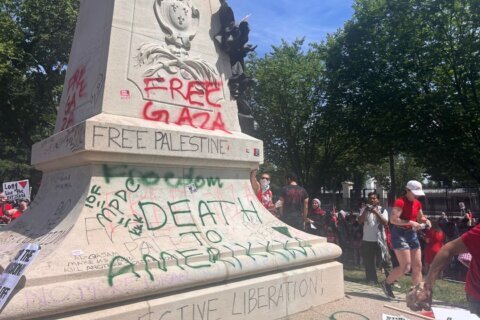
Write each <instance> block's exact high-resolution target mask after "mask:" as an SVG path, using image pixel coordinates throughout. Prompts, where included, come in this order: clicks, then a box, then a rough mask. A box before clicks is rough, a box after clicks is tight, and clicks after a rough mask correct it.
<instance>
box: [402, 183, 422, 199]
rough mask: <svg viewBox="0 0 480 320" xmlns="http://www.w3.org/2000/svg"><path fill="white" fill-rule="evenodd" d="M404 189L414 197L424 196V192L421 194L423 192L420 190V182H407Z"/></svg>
mask: <svg viewBox="0 0 480 320" xmlns="http://www.w3.org/2000/svg"><path fill="white" fill-rule="evenodd" d="M406 188H407V189H408V190H410V191H412V193H413V194H414V195H416V196H417V197H420V196H424V195H425V192H423V190H422V184H421V183H420V182H418V181H417V180H410V181H408V182H407V186H406Z"/></svg>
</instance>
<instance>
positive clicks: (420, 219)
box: [417, 209, 432, 229]
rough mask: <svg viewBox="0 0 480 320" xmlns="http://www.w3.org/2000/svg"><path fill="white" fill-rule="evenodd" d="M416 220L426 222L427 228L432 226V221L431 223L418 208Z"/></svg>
mask: <svg viewBox="0 0 480 320" xmlns="http://www.w3.org/2000/svg"><path fill="white" fill-rule="evenodd" d="M417 222H420V223H426V224H427V227H428V228H429V229H430V228H431V227H432V223H431V222H430V220H428V218H427V217H426V216H425V215H424V214H423V210H422V209H420V210H418V215H417Z"/></svg>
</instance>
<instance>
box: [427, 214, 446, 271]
mask: <svg viewBox="0 0 480 320" xmlns="http://www.w3.org/2000/svg"><path fill="white" fill-rule="evenodd" d="M444 241H445V233H444V232H443V230H442V229H441V228H440V226H439V222H438V220H433V221H432V227H431V228H430V229H428V230H427V232H426V235H425V242H426V246H425V257H424V259H423V260H424V262H425V272H428V269H429V268H430V265H431V264H432V261H433V259H434V258H435V255H436V254H437V253H438V251H440V249H441V248H442V246H443V242H444Z"/></svg>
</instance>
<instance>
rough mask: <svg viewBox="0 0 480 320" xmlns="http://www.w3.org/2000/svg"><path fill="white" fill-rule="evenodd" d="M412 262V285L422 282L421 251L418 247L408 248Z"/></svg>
mask: <svg viewBox="0 0 480 320" xmlns="http://www.w3.org/2000/svg"><path fill="white" fill-rule="evenodd" d="M410 259H411V264H412V285H414V286H415V285H416V284H418V283H420V282H422V251H421V250H420V249H415V250H410Z"/></svg>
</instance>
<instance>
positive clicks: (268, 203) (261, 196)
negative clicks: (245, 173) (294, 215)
mask: <svg viewBox="0 0 480 320" xmlns="http://www.w3.org/2000/svg"><path fill="white" fill-rule="evenodd" d="M250 183H251V185H252V189H253V192H255V195H256V196H257V198H258V200H260V202H261V203H262V204H263V206H264V207H265V208H266V209H267V210H268V211H270V213H271V214H273V215H274V216H276V217H277V218H278V214H277V210H276V208H275V204H274V203H273V193H272V190H270V175H269V174H268V173H266V172H264V173H262V174H261V175H260V182H259V181H257V170H252V171H251V172H250Z"/></svg>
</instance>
